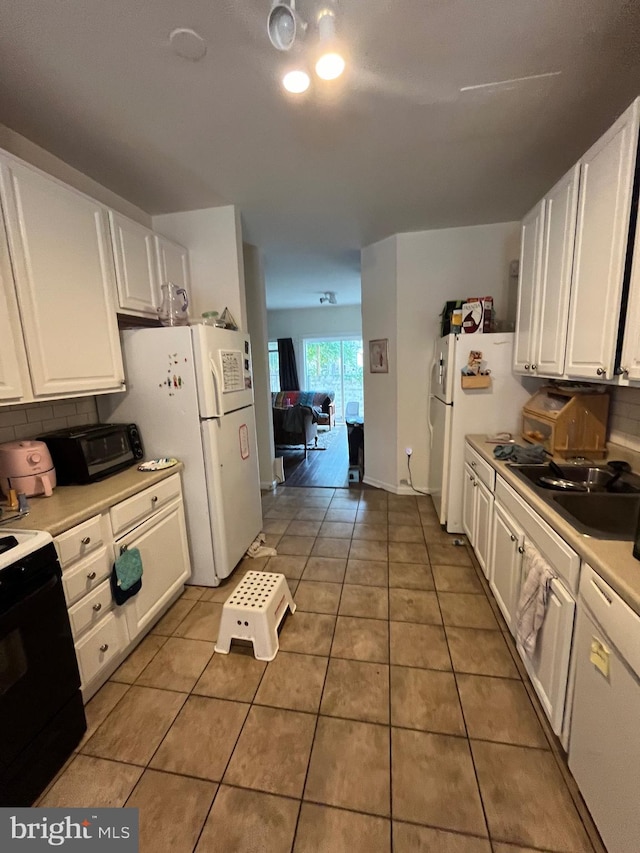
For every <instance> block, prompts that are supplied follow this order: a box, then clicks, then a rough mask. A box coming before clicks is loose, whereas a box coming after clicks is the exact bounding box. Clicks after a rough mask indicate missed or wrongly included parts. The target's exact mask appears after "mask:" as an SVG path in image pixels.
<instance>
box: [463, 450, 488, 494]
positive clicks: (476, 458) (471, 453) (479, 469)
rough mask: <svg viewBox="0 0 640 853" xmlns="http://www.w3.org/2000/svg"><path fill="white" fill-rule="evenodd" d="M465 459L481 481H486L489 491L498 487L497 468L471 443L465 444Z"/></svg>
mask: <svg viewBox="0 0 640 853" xmlns="http://www.w3.org/2000/svg"><path fill="white" fill-rule="evenodd" d="M464 461H465V462H466V463H467V465H469V466H470V468H471V470H472V471H473V473H474V474H475V475H476V476H477V478H478V479H479V480H480V482H481V483H484V484H485V486H486V487H487V488H488V489H489V491H491V492H492V491H493V490H494V489H495V487H496V472H495V468H493V467H492V466H491V465H489V463H488V462H487V461H486V460H485V459H483V458H482V456H480V454H479V453H476V451H475V450H474V449H473V447H471V445H469V444H465V446H464Z"/></svg>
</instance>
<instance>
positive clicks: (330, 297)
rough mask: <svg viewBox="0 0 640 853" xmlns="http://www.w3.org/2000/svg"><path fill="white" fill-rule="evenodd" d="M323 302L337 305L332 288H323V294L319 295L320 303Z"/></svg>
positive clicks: (322, 303)
mask: <svg viewBox="0 0 640 853" xmlns="http://www.w3.org/2000/svg"><path fill="white" fill-rule="evenodd" d="M325 302H328V303H329V305H337V304H338V300H337V299H336V294H335V292H334V291H333V290H325V292H324V296H321V297H320V305H324V303H325Z"/></svg>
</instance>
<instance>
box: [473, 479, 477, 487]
mask: <svg viewBox="0 0 640 853" xmlns="http://www.w3.org/2000/svg"><path fill="white" fill-rule="evenodd" d="M477 485H478V483H477V481H476V480H474V481H473V488H474V489H475V487H476V486H477Z"/></svg>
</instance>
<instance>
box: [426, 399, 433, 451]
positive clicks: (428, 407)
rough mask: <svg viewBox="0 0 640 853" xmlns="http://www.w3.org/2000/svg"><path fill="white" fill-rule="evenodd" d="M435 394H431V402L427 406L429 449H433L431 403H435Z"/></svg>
mask: <svg viewBox="0 0 640 853" xmlns="http://www.w3.org/2000/svg"><path fill="white" fill-rule="evenodd" d="M433 399H434V397H433V394H429V402H428V404H427V424H428V425H429V435H430V436H431V438H430V439H429V448H431V447H433V424H432V423H431V403H432V402H433Z"/></svg>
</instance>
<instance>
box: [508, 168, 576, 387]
mask: <svg viewBox="0 0 640 853" xmlns="http://www.w3.org/2000/svg"><path fill="white" fill-rule="evenodd" d="M579 176H580V166H579V164H578V165H576V166H574V167H573V169H571V171H570V172H569V173H568V174H567V175H565V176H564V177H563V178H562V179H561V180H560V181H558V183H557V184H556V185H555V187H553V189H552V190H550V191H549V192H548V193H547V194H546V195H545V197H544V198H543V199H542V201H540V202H539V203H538V204H537V205H536V206H535V207H534V208H533V210H532V211H531V212H530V213H529V214H527V216H525V218H524V219H523V221H522V241H521V251H520V282H519V289H518V314H517V322H516V339H515V347H514V370H515V371H516V372H517V373H523V374H525V375H533V376H562V373H563V371H564V356H565V349H566V343H567V320H568V316H569V295H570V292H571V270H572V265H573V247H574V242H575V233H576V217H577V211H578V184H579Z"/></svg>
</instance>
